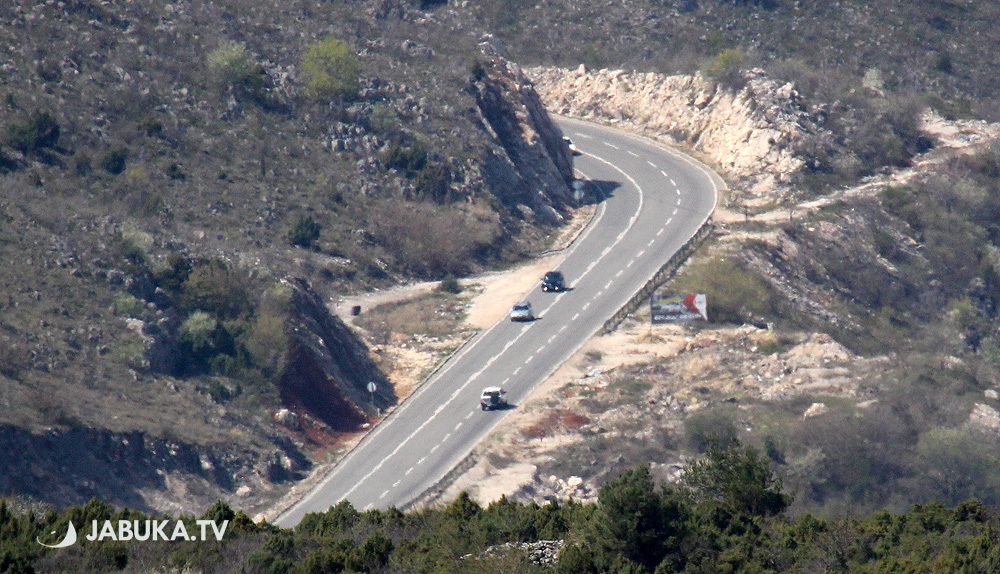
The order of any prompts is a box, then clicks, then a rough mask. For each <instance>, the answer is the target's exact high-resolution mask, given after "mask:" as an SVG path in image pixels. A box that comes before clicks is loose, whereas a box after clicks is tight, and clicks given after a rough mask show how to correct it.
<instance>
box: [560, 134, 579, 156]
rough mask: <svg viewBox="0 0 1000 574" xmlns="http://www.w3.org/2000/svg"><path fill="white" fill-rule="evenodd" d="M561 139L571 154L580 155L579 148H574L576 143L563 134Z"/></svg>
mask: <svg viewBox="0 0 1000 574" xmlns="http://www.w3.org/2000/svg"><path fill="white" fill-rule="evenodd" d="M563 141H564V142H566V147H568V148H569V151H570V153H572V154H573V155H580V150H578V149H576V144H575V143H573V140H571V139H569V137H567V136H563Z"/></svg>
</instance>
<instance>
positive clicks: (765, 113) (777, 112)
mask: <svg viewBox="0 0 1000 574" xmlns="http://www.w3.org/2000/svg"><path fill="white" fill-rule="evenodd" d="M527 73H528V75H529V77H531V78H532V80H533V81H534V83H535V86H536V89H537V90H538V92H539V94H540V95H541V96H542V99H543V100H545V101H546V102H547V105H548V106H549V109H551V110H552V111H554V112H555V113H559V114H564V115H569V116H574V117H579V118H582V119H588V120H594V121H601V122H607V123H612V124H616V125H619V126H623V127H626V128H629V129H631V130H633V131H637V132H639V133H642V134H644V135H647V136H650V137H653V138H656V139H662V140H665V141H669V142H671V143H676V144H686V145H690V146H691V147H693V148H694V149H695V150H697V151H699V152H701V153H703V154H705V156H706V157H707V158H708V159H709V160H710V161H712V162H713V163H714V164H716V165H717V166H719V168H720V169H721V170H722V171H723V172H724V173H725V174H726V175H728V176H730V177H732V178H734V179H735V180H737V181H738V182H745V183H746V186H747V188H748V189H749V190H750V191H751V192H752V193H753V195H754V196H756V197H757V198H759V199H760V200H761V201H762V202H767V201H773V200H775V199H780V198H781V197H783V196H785V195H787V194H788V193H790V191H791V190H790V188H789V183H790V182H791V181H792V179H793V178H794V176H795V175H796V174H797V173H798V172H799V170H801V169H803V167H805V165H806V160H805V159H804V158H802V157H800V155H798V154H797V153H796V150H797V148H798V146H800V145H802V144H803V143H805V141H806V140H808V139H815V138H822V137H826V133H825V132H824V131H823V130H822V128H820V127H819V126H818V125H817V120H818V118H819V116H818V114H819V111H818V110H807V109H806V107H805V104H804V103H803V101H802V98H801V97H800V96H799V94H798V92H797V91H796V90H795V88H794V87H793V86H792V85H791V84H781V83H779V82H777V81H775V80H773V79H771V78H770V77H768V76H767V75H765V74H764V73H763V72H762V71H759V70H754V71H750V72H747V73H746V80H747V81H746V85H745V87H743V88H742V89H741V90H739V91H738V92H733V91H732V90H729V89H726V88H723V87H720V86H719V85H718V84H717V83H715V82H712V81H709V80H706V79H705V78H704V77H702V76H700V75H699V76H684V75H677V76H668V75H664V74H658V73H628V72H625V71H623V70H599V71H589V70H587V69H586V68H584V67H583V66H580V68H578V69H576V70H565V69H561V68H531V69H529V70H527Z"/></svg>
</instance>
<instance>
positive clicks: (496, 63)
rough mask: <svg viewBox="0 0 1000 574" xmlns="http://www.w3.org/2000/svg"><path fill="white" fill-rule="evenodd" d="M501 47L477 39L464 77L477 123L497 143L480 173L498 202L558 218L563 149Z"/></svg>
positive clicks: (567, 173) (563, 192)
mask: <svg viewBox="0 0 1000 574" xmlns="http://www.w3.org/2000/svg"><path fill="white" fill-rule="evenodd" d="M501 50H502V49H501V48H499V46H498V43H497V42H496V41H495V40H492V39H488V40H486V41H484V42H482V43H481V44H480V51H481V54H482V60H481V62H480V67H479V68H477V69H476V71H475V75H474V77H473V79H472V80H471V81H470V83H469V92H470V93H471V94H472V95H473V97H474V98H475V100H476V105H477V107H478V110H477V111H478V114H479V119H480V125H481V127H482V128H483V129H484V130H486V131H487V132H488V133H489V134H490V135H491V137H493V138H494V139H495V140H496V141H497V142H498V143H499V144H500V146H501V150H500V152H499V153H498V152H493V153H491V154H490V155H489V156H488V157H487V158H486V161H485V165H484V166H483V177H484V179H485V180H486V181H487V183H488V184H489V186H490V187H491V188H492V189H493V190H494V193H496V194H497V196H498V197H500V199H501V200H502V201H503V202H504V203H506V204H508V205H516V206H517V208H518V209H519V210H521V211H522V212H524V211H525V209H524V208H525V207H527V208H529V209H530V211H531V213H533V214H534V215H535V216H536V217H537V219H539V220H541V221H543V222H546V223H558V222H561V221H562V219H563V216H562V214H561V213H560V212H561V211H563V210H564V208H565V207H566V206H567V205H569V202H570V200H571V192H570V188H569V185H568V184H569V182H571V181H572V180H573V164H572V158H571V156H570V152H569V149H568V148H567V146H566V144H565V142H564V141H563V134H562V131H561V130H560V129H559V127H558V126H556V125H555V124H554V123H552V120H551V119H550V118H549V116H548V113H547V112H546V111H545V107H544V106H543V105H542V101H541V99H539V96H538V93H537V92H536V91H535V88H534V86H533V85H532V84H531V82H530V81H528V79H527V78H526V77H525V75H524V73H522V72H521V69H520V68H519V67H518V66H517V64H515V63H513V62H511V61H509V60H507V59H506V58H504V56H503V54H502V51H501Z"/></svg>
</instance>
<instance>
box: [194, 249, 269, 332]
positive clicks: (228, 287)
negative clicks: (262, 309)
mask: <svg viewBox="0 0 1000 574" xmlns="http://www.w3.org/2000/svg"><path fill="white" fill-rule="evenodd" d="M248 282H249V278H248V277H247V275H246V273H243V272H242V271H240V270H237V269H231V268H230V267H229V266H228V265H226V264H225V263H224V262H222V261H220V260H217V259H213V260H211V261H207V262H204V263H202V264H200V265H198V266H197V267H195V268H194V269H193V270H192V271H191V273H190V274H189V275H188V277H187V279H185V280H184V282H183V284H182V285H181V294H180V303H181V306H182V307H183V308H184V309H187V310H189V311H198V310H201V311H206V312H208V313H211V314H212V315H214V316H216V317H218V318H220V319H227V318H235V317H240V316H243V315H246V314H249V313H250V312H251V311H252V310H253V302H252V301H251V299H250V291H249V289H248V285H247V284H248Z"/></svg>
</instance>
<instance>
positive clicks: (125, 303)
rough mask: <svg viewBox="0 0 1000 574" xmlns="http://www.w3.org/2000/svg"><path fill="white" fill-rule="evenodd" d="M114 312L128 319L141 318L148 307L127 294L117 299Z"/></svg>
mask: <svg viewBox="0 0 1000 574" xmlns="http://www.w3.org/2000/svg"><path fill="white" fill-rule="evenodd" d="M113 309H114V312H115V313H116V314H118V315H125V316H127V317H133V318H139V317H141V316H142V314H143V312H144V311H145V310H146V306H145V305H144V304H143V303H142V301H140V300H139V299H137V298H135V297H133V296H132V295H129V294H128V293H125V294H124V295H122V296H120V297H118V298H117V299H115V302H114V305H113Z"/></svg>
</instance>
